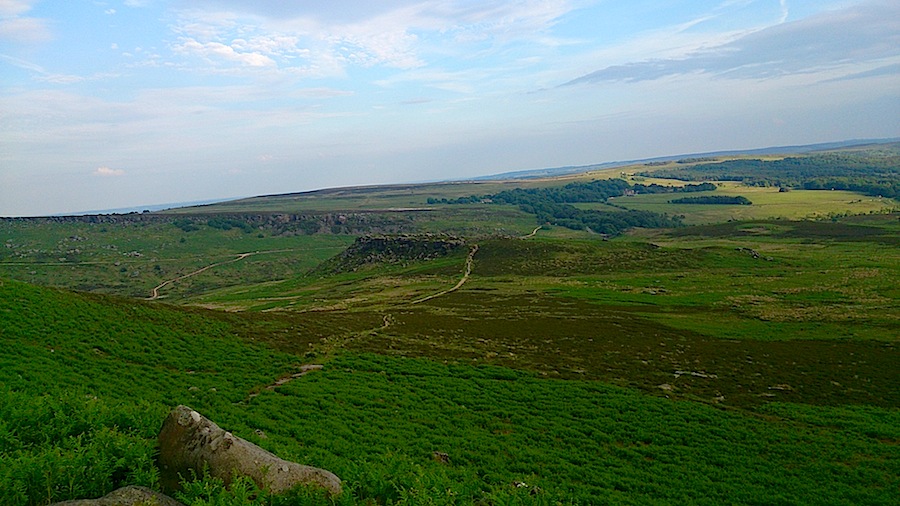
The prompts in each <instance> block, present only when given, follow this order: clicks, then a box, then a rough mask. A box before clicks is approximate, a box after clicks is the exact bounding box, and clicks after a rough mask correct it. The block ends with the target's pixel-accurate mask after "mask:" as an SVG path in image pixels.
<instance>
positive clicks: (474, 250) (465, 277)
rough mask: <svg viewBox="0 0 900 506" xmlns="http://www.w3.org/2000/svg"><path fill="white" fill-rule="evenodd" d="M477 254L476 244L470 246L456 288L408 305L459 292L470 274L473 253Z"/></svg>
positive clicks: (473, 257)
mask: <svg viewBox="0 0 900 506" xmlns="http://www.w3.org/2000/svg"><path fill="white" fill-rule="evenodd" d="M477 252H478V245H477V244H476V245H474V246H472V249H471V250H470V251H469V256H468V257H466V272H465V273H464V274H463V277H462V279H460V280H459V282H458V283H456V286H454V287H453V288H448V289H447V290H444V291H443V292H438V293H436V294H434V295H429V296H428V297H423V298H421V299H418V300H414V301H412V302H411V303H410V304H419V303H421V302H425V301H429V300H431V299H434V298H437V297H440V296H442V295H447V294H448V293H451V292H455V291H456V290H459V289H460V287H462V286H463V285H464V284H466V281H468V280H469V275H471V274H472V263H473V262H474V261H475V253H477Z"/></svg>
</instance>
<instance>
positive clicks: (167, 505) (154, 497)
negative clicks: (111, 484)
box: [50, 485, 184, 506]
mask: <svg viewBox="0 0 900 506" xmlns="http://www.w3.org/2000/svg"><path fill="white" fill-rule="evenodd" d="M50 506H184V505H183V504H181V503H180V502H178V501H176V500H175V499H172V498H171V497H169V496H166V495H162V494H160V493H159V492H154V491H152V490H150V489H149V488H145V487H136V486H133V485H132V486H129V487H125V488H120V489H119V490H116V491H113V492H110V493H109V494H107V495H105V496H103V497H101V498H99V499H79V500H76V501H65V502H58V503H54V504H51V505H50Z"/></svg>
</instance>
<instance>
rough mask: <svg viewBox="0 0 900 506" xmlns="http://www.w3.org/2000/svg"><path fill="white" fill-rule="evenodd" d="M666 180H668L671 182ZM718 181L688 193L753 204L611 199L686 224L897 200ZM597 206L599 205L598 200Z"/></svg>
mask: <svg viewBox="0 0 900 506" xmlns="http://www.w3.org/2000/svg"><path fill="white" fill-rule="evenodd" d="M664 181H665V180H664ZM669 183H670V184H671V182H669ZM681 184H683V183H681ZM718 184H719V185H720V187H719V188H718V189H717V190H716V191H713V192H698V193H696V194H691V195H692V196H696V197H702V196H713V195H722V196H730V197H737V196H742V197H746V198H748V199H749V200H750V201H752V202H753V204H752V205H749V206H745V205H715V206H702V207H701V206H696V205H690V204H670V203H669V200H671V199H672V198H673V197H672V195H670V194H655V195H634V196H631V197H619V198H616V199H614V200H613V202H615V204H617V205H621V206H624V207H626V208H628V209H635V210H640V211H653V212H657V213H668V214H670V215H684V217H685V219H684V221H685V223H687V224H689V225H697V224H706V223H721V222H725V221H744V220H760V219H774V218H780V219H789V220H802V219H821V218H827V217H830V216H834V215H845V214H847V215H852V214H869V213H881V212H885V211H888V210H891V209H897V207H898V204H897V202H895V201H894V200H892V199H884V198H878V197H868V196H865V195H860V194H858V193H853V192H846V191H825V190H793V191H789V192H783V193H780V192H779V191H778V188H771V187H770V188H762V187H750V186H742V185H740V184H737V183H718ZM601 206H603V205H602V204H601ZM603 207H607V206H603Z"/></svg>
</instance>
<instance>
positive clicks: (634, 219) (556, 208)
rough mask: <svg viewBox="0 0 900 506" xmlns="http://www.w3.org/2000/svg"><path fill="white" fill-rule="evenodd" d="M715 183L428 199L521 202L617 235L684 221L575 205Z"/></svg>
mask: <svg viewBox="0 0 900 506" xmlns="http://www.w3.org/2000/svg"><path fill="white" fill-rule="evenodd" d="M714 189H715V185H714V184H711V183H703V184H690V185H685V186H683V187H673V186H662V185H658V184H651V185H643V184H635V185H631V184H628V182H627V181H625V180H623V179H600V180H595V181H590V182H586V183H582V182H579V183H569V184H567V185H565V186H560V187H554V188H527V189H525V188H515V189H512V190H505V191H502V192H500V193H496V194H493V195H481V196H478V195H471V196H468V197H460V198H457V199H433V198H432V199H428V203H429V204H438V203H441V204H473V203H491V204H508V205H517V206H519V209H521V210H523V211H525V212H526V213H529V214H533V215H535V216H536V217H537V219H538V221H539V222H540V223H549V224H551V225H556V226H561V227H566V228H570V229H573V230H591V231H593V232H597V233H600V234H606V235H616V234H619V233H621V232H622V231H624V230H626V229H628V228H632V227H648V228H659V227H674V226H678V225H680V224H681V220H680V218H678V217H670V216H668V215H665V214H660V213H654V212H650V211H634V210H628V209H622V210H620V211H597V210H585V209H579V208H577V207H575V206H573V205H572V204H575V203H588V202H606V201H607V200H609V199H610V198H611V197H618V196H622V195H626V194H627V193H628V192H634V193H678V192H697V191H709V190H714Z"/></svg>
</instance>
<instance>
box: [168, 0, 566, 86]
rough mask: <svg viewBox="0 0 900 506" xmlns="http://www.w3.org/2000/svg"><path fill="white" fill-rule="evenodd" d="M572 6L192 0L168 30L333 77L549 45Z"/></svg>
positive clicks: (557, 0) (555, 1) (530, 1)
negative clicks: (350, 70) (476, 50)
mask: <svg viewBox="0 0 900 506" xmlns="http://www.w3.org/2000/svg"><path fill="white" fill-rule="evenodd" d="M574 8H575V6H574V5H573V4H572V2H571V1H569V0H523V1H520V2H516V3H514V4H512V3H510V2H505V1H500V0H490V1H485V2H478V3H471V2H466V1H462V0H429V1H411V0H391V1H385V2H358V1H354V0H337V1H334V2H327V3H318V4H315V5H314V6H311V5H310V4H306V3H300V2H238V1H232V0H193V1H189V2H186V3H185V4H184V8H183V9H182V10H180V11H178V23H177V24H176V25H175V27H174V30H175V31H176V32H178V33H179V34H181V35H182V36H183V37H186V38H189V39H191V40H193V41H195V42H196V43H198V44H200V45H201V46H203V47H206V48H207V49H209V48H210V47H209V46H206V45H207V44H210V43H217V44H224V45H227V46H229V47H231V48H232V49H233V50H234V51H235V52H241V51H251V52H254V53H257V54H261V55H265V56H268V57H269V58H271V59H272V61H273V62H275V63H276V65H277V67H278V68H279V69H281V70H288V71H290V70H303V71H305V72H306V73H309V74H318V75H320V76H328V75H332V76H334V75H342V74H343V73H344V72H345V69H346V68H347V67H349V66H362V67H379V66H381V67H386V68H397V69H405V70H409V69H414V68H420V67H423V66H425V65H428V64H429V63H431V61H430V58H431V57H432V56H434V55H438V57H446V56H447V55H449V54H457V55H459V54H462V55H468V56H471V50H470V49H469V48H466V47H465V45H471V44H480V45H482V46H483V45H485V44H487V45H488V46H497V47H502V46H504V45H506V44H510V43H513V42H522V41H529V42H531V43H536V44H554V43H556V42H554V41H553V40H552V37H549V36H548V30H549V29H550V28H551V27H552V26H553V24H554V23H555V22H556V21H557V20H558V19H559V18H560V17H561V16H563V15H565V14H567V13H569V12H571V11H572V10H573V9H574ZM182 45H183V44H182ZM180 47H181V46H179V48H180ZM217 49H218V50H221V48H217ZM482 50H483V48H482Z"/></svg>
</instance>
